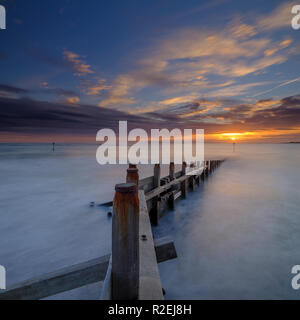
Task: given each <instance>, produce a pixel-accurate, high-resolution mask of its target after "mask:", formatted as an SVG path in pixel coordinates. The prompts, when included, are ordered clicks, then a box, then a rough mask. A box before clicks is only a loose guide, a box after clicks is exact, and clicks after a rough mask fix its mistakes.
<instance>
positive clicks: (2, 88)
mask: <svg viewBox="0 0 300 320" xmlns="http://www.w3.org/2000/svg"><path fill="white" fill-rule="evenodd" d="M0 92H2V93H13V94H27V93H29V90H26V89H23V88H19V87H15V86H11V85H8V84H0Z"/></svg>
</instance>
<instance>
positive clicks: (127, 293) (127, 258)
mask: <svg viewBox="0 0 300 320" xmlns="http://www.w3.org/2000/svg"><path fill="white" fill-rule="evenodd" d="M115 190H116V194H115V197H114V201H113V206H114V215H113V224H112V298H113V300H135V299H137V297H138V282H139V252H138V251H139V237H138V235H139V198H138V193H137V185H136V184H134V183H125V184H119V185H117V186H116V188H115Z"/></svg>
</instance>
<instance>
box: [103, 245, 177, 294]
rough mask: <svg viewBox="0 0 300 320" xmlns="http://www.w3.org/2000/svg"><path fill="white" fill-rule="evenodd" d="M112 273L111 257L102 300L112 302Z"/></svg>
mask: <svg viewBox="0 0 300 320" xmlns="http://www.w3.org/2000/svg"><path fill="white" fill-rule="evenodd" d="M158 250H159V249H158ZM164 253H165V251H164V252H163V253H162V254H164ZM170 253H171V252H170ZM111 272H112V257H111V256H110V259H109V264H108V268H107V272H106V276H105V279H104V281H103V287H102V292H101V297H100V300H111V299H112V276H111Z"/></svg>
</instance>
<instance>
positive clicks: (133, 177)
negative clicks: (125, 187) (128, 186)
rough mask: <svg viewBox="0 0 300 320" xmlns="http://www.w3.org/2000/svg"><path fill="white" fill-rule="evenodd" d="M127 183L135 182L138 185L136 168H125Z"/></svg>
mask: <svg viewBox="0 0 300 320" xmlns="http://www.w3.org/2000/svg"><path fill="white" fill-rule="evenodd" d="M126 182H127V183H135V184H136V185H137V186H138V185H139V170H138V169H137V168H130V167H129V169H127V177H126Z"/></svg>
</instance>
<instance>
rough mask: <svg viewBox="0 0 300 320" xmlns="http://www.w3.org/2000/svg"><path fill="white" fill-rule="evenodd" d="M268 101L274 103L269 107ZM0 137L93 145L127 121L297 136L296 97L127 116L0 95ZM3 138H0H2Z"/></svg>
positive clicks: (299, 112)
mask: <svg viewBox="0 0 300 320" xmlns="http://www.w3.org/2000/svg"><path fill="white" fill-rule="evenodd" d="M273 102H274V104H273ZM0 104H1V109H0V131H1V135H0V137H1V138H0V139H1V141H6V140H8V139H9V137H14V141H16V139H17V138H16V136H19V137H20V136H22V135H31V136H34V137H36V138H37V137H41V136H43V137H44V139H46V140H47V139H50V140H52V137H53V136H56V135H60V136H67V135H68V136H70V137H73V138H72V139H73V140H74V137H80V136H89V137H90V140H91V141H95V136H96V132H97V131H98V130H99V129H101V128H112V129H117V128H118V122H119V121H122V120H127V121H128V124H129V128H144V129H146V130H147V131H148V132H149V130H150V129H153V128H169V129H171V128H202V129H205V132H206V134H208V135H209V134H212V133H216V132H275V131H276V132H277V133H278V132H279V130H281V132H282V134H283V135H286V134H287V132H290V133H291V134H293V135H294V137H295V136H297V134H298V136H299V137H300V127H299V123H300V122H299V121H300V95H296V96H291V97H286V98H284V99H281V100H280V101H276V100H273V101H271V100H258V101H256V102H253V103H243V102H241V101H239V100H231V99H228V100H224V99H219V100H208V99H199V100H198V101H193V102H191V103H188V104H184V105H181V106H175V107H168V108H167V109H165V110H160V111H156V112H148V113H144V114H138V115H135V114H128V113H126V112H121V111H118V110H115V109H111V108H105V107H102V108H99V107H97V106H89V105H82V104H80V103H78V104H77V106H76V108H70V105H69V104H68V103H49V102H42V101H36V100H32V99H25V98H20V99H12V98H4V97H0ZM5 139H6V140H5Z"/></svg>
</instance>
